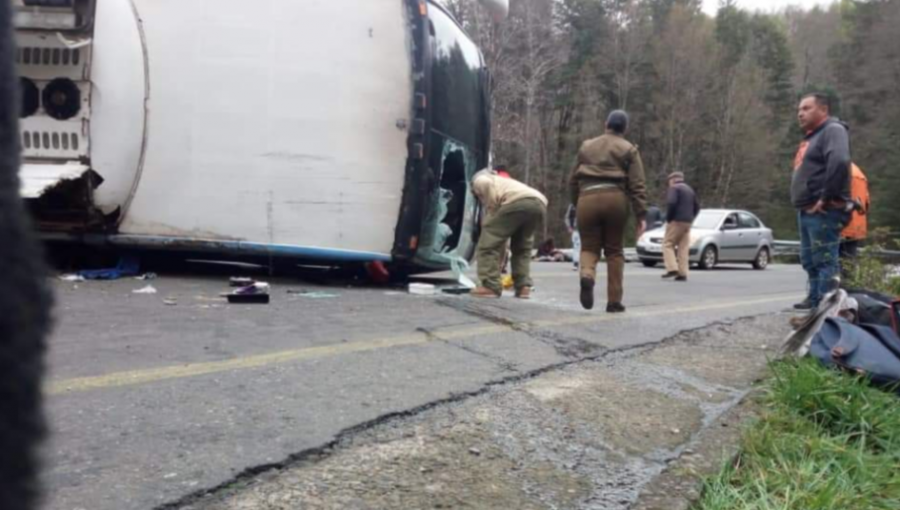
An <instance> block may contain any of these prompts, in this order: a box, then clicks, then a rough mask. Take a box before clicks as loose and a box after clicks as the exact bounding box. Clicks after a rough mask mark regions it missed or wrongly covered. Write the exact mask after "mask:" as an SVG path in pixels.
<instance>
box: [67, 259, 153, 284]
mask: <svg viewBox="0 0 900 510" xmlns="http://www.w3.org/2000/svg"><path fill="white" fill-rule="evenodd" d="M140 271H141V259H140V258H138V257H137V256H134V255H123V256H122V258H120V259H119V263H118V265H116V267H112V268H108V269H88V270H84V271H79V272H78V275H79V276H81V277H83V278H84V279H85V280H118V279H119V278H126V277H129V276H137V275H138V273H140Z"/></svg>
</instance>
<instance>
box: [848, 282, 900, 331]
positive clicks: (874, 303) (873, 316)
mask: <svg viewBox="0 0 900 510" xmlns="http://www.w3.org/2000/svg"><path fill="white" fill-rule="evenodd" d="M847 294H848V295H849V296H850V297H852V298H854V299H856V302H857V303H859V322H860V324H875V325H878V326H886V327H889V328H893V329H894V332H900V331H898V326H900V316H898V313H900V311H898V307H897V305H896V300H895V299H893V298H891V297H890V296H886V295H884V294H881V293H878V292H872V291H867V290H848V291H847Z"/></svg>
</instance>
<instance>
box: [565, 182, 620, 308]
mask: <svg viewBox="0 0 900 510" xmlns="http://www.w3.org/2000/svg"><path fill="white" fill-rule="evenodd" d="M577 213H578V232H579V233H580V234H581V277H582V278H590V279H591V280H596V278H597V263H598V262H600V256H601V252H602V253H603V254H605V255H606V269H607V284H606V292H607V298H608V299H609V302H610V303H621V302H622V298H623V297H624V293H625V291H624V287H623V285H624V280H625V247H624V244H625V225H626V224H627V223H628V199H627V198H626V196H625V193H624V192H623V191H622V190H620V189H617V188H610V189H601V190H595V191H589V192H587V193H585V194H583V195H581V196H580V197H579V198H578V212H577Z"/></svg>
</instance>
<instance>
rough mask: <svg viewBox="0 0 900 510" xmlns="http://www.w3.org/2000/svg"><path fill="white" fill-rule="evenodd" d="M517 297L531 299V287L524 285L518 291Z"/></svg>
mask: <svg viewBox="0 0 900 510" xmlns="http://www.w3.org/2000/svg"><path fill="white" fill-rule="evenodd" d="M516 297H517V298H519V299H531V287H522V288H520V289H519V290H517V291H516Z"/></svg>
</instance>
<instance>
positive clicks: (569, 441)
mask: <svg viewBox="0 0 900 510" xmlns="http://www.w3.org/2000/svg"><path fill="white" fill-rule="evenodd" d="M782 324H783V319H782V318H780V317H768V318H761V319H753V320H746V321H739V322H737V323H735V324H733V325H728V326H716V327H714V328H711V329H709V330H703V331H695V332H690V333H686V334H684V335H682V336H680V337H678V338H675V339H671V340H669V341H666V342H664V344H663V345H662V346H660V347H658V348H656V349H652V350H648V351H643V352H634V353H630V354H623V355H619V356H617V357H610V358H608V359H605V360H602V361H599V362H584V363H580V364H577V365H573V366H569V367H567V368H563V369H559V370H557V371H554V372H552V373H547V374H544V375H542V376H540V377H538V378H535V379H532V380H529V381H524V382H519V383H511V384H507V385H502V386H498V387H495V388H493V389H492V390H491V391H488V392H486V393H485V394H482V395H479V396H477V397H473V398H470V399H467V400H463V401H461V402H455V403H452V404H447V405H443V406H439V407H436V408H432V409H430V410H428V411H425V412H423V413H420V414H418V415H415V416H411V417H405V418H402V419H397V420H392V421H389V422H387V423H385V424H382V425H379V426H378V427H375V428H373V429H369V430H366V431H362V432H359V433H357V434H355V435H354V436H352V437H349V438H346V439H344V440H342V442H341V443H340V444H338V445H337V446H336V447H335V448H334V450H333V451H332V452H330V453H327V454H325V455H323V456H321V457H319V458H317V459H313V460H307V461H303V462H300V463H297V464H294V465H291V466H289V467H287V468H284V469H281V470H278V471H272V472H269V473H267V474H265V475H262V476H260V477H258V478H256V479H254V480H251V481H249V482H247V483H244V484H242V485H241V486H237V487H231V488H228V489H226V490H222V491H220V492H218V493H216V494H212V495H209V496H207V497H205V498H202V499H200V500H197V501H194V502H193V503H191V504H190V505H188V506H183V507H181V508H182V509H184V510H188V509H190V510H249V509H253V510H288V509H291V510H293V509H297V508H303V509H313V510H320V509H321V510H325V509H360V510H362V509H395V508H410V509H419V508H429V509H438V508H461V509H499V508H515V509H523V510H531V509H534V510H537V509H604V510H624V509H626V508H630V507H631V506H632V505H633V504H635V502H640V503H639V504H643V505H645V506H640V507H638V508H641V509H642V510H650V509H658V510H662V509H664V508H665V509H666V510H671V509H674V508H687V507H686V506H684V505H685V504H686V503H685V502H686V501H690V500H691V499H690V497H689V496H690V495H691V494H693V493H695V492H696V491H697V487H698V485H697V474H698V473H701V472H705V471H704V470H708V469H712V468H713V466H714V467H718V466H720V465H721V462H722V459H723V458H724V457H723V455H725V456H727V454H728V452H729V451H730V450H729V449H728V447H729V446H728V445H730V444H732V443H733V440H734V437H733V436H734V434H733V433H731V430H733V429H734V430H736V429H738V428H739V424H740V420H741V419H742V415H737V416H736V417H731V414H728V411H729V410H731V409H733V408H734V406H735V405H736V404H737V403H738V402H739V401H741V400H742V398H743V397H744V396H745V395H746V394H747V392H748V391H749V388H750V386H751V384H752V382H753V381H755V380H757V379H758V378H759V377H761V375H762V374H763V372H764V370H765V366H766V361H767V358H768V357H769V356H770V355H772V354H773V353H774V349H773V346H772V344H773V342H776V341H777V339H779V338H781V337H782V335H783V327H782ZM762 346H766V347H765V348H762ZM723 416H724V417H725V418H723ZM723 420H724V421H723ZM716 431H719V432H720V433H718V434H715V432H716ZM673 462H674V464H672V463H673ZM670 465H674V466H678V467H677V468H668V469H667V467H668V466H670ZM660 473H664V474H663V475H662V476H660ZM654 480H655V481H654ZM651 481H653V482H652V483H650V482H651ZM648 483H649V486H648ZM645 487H649V488H650V490H652V491H655V492H652V494H651V492H646V495H645V496H641V493H642V491H644V488H645ZM639 496H640V498H639ZM647 505H649V506H647ZM654 505H655V506H654ZM667 505H668V506H667ZM672 505H676V506H672ZM678 505H681V506H678Z"/></svg>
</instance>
